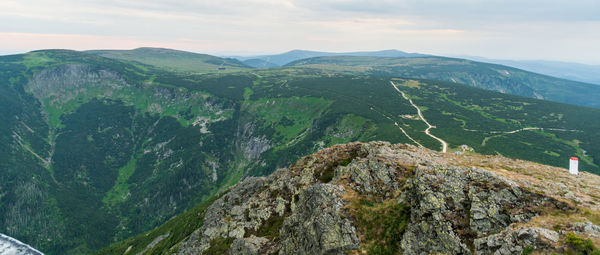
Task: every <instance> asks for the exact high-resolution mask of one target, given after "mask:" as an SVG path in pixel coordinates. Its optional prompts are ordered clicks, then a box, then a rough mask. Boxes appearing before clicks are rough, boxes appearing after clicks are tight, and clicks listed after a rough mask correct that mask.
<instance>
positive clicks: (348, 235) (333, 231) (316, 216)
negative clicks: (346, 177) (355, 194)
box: [279, 184, 358, 254]
mask: <svg viewBox="0 0 600 255" xmlns="http://www.w3.org/2000/svg"><path fill="white" fill-rule="evenodd" d="M344 192H345V191H344V187H342V186H339V185H331V184H315V185H313V186H310V187H309V188H307V189H306V190H303V191H302V192H301V193H300V195H299V200H298V202H297V203H296V204H297V206H296V207H295V208H294V209H293V210H292V214H291V215H290V216H289V217H287V218H286V219H285V220H284V221H283V226H282V228H281V230H280V232H279V234H280V236H279V238H280V239H281V242H280V250H279V253H280V254H324V253H327V254H344V251H345V250H348V249H356V248H358V238H357V236H356V230H355V229H354V227H353V226H352V224H351V222H350V219H349V218H348V216H347V215H344V212H343V207H344V204H345V203H344V201H343V200H342V198H341V197H342V195H343V194H344Z"/></svg>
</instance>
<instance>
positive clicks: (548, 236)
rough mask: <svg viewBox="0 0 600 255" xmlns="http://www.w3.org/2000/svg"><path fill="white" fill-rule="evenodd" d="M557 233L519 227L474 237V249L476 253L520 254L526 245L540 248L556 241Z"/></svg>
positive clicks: (543, 229) (542, 229) (557, 238)
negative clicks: (477, 237)
mask: <svg viewBox="0 0 600 255" xmlns="http://www.w3.org/2000/svg"><path fill="white" fill-rule="evenodd" d="M558 240H559V234H558V233H557V232H556V231H553V230H549V229H545V228H536V227H520V228H517V229H510V230H507V231H504V232H502V233H498V234H494V235H490V236H486V237H482V238H479V239H476V240H475V242H474V244H475V249H476V250H477V253H478V254H502V255H505V254H521V253H522V252H523V250H524V249H525V248H527V247H531V248H532V249H542V248H546V247H550V246H552V245H553V244H554V243H556V242H558Z"/></svg>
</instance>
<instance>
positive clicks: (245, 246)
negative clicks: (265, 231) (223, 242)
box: [231, 236, 269, 255]
mask: <svg viewBox="0 0 600 255" xmlns="http://www.w3.org/2000/svg"><path fill="white" fill-rule="evenodd" d="M267 242H269V239H267V238H264V237H256V236H250V237H247V238H237V239H235V240H234V241H233V243H232V244H231V253H232V254H240V255H258V254H260V248H261V247H262V245H263V244H265V243H267Z"/></svg>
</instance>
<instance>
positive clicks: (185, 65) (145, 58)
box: [87, 48, 250, 72]
mask: <svg viewBox="0 0 600 255" xmlns="http://www.w3.org/2000/svg"><path fill="white" fill-rule="evenodd" d="M87 52H88V53H91V54H96V55H99V56H103V57H107V58H113V59H120V60H128V61H136V62H139V63H143V64H147V65H151V66H156V67H161V68H165V69H168V70H171V71H181V72H209V71H215V70H219V68H221V71H227V70H234V71H239V70H245V69H248V68H250V67H249V66H247V65H245V64H243V63H242V62H240V61H238V60H237V59H232V58H219V57H215V56H211V55H206V54H198V53H193V52H187V51H180V50H172V49H162V48H137V49H133V50H91V51H87Z"/></svg>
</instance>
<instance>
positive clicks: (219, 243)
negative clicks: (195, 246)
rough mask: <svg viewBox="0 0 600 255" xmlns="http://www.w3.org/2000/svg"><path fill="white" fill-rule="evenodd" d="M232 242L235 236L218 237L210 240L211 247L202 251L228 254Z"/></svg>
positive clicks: (211, 253)
mask: <svg viewBox="0 0 600 255" xmlns="http://www.w3.org/2000/svg"><path fill="white" fill-rule="evenodd" d="M232 243H233V238H231V237H228V238H224V237H217V238H215V239H213V240H211V241H210V248H208V249H207V250H205V251H204V252H202V254H210V255H213V254H215V255H216V254H219V255H220V254H228V253H229V247H231V244H232Z"/></svg>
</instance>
